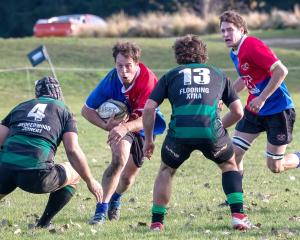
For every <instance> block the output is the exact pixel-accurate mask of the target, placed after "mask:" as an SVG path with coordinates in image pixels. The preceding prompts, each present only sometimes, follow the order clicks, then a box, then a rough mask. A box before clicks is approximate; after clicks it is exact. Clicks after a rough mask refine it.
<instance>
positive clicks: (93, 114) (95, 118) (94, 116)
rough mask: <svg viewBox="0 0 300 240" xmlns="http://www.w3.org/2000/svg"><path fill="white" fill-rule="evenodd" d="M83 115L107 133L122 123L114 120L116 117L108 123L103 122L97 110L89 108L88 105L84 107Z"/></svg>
mask: <svg viewBox="0 0 300 240" xmlns="http://www.w3.org/2000/svg"><path fill="white" fill-rule="evenodd" d="M81 114H82V116H83V117H84V118H85V119H86V120H88V121H89V122H90V123H92V124H94V125H95V126H97V127H99V128H102V129H103V130H106V131H110V130H111V129H112V128H114V127H115V126H117V125H119V123H120V121H118V120H114V117H112V118H110V119H109V120H108V121H107V122H105V121H103V120H102V119H101V118H100V116H99V114H98V113H97V111H96V110H95V109H92V108H89V107H88V106H86V105H84V106H83V107H82V109H81Z"/></svg>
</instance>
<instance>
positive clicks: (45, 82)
mask: <svg viewBox="0 0 300 240" xmlns="http://www.w3.org/2000/svg"><path fill="white" fill-rule="evenodd" d="M35 96H36V97H37V98H38V97H42V96H44V97H50V98H54V99H57V100H61V101H63V99H64V98H63V93H62V90H61V87H60V85H59V82H58V81H57V80H56V79H55V78H53V77H44V78H42V79H40V80H37V81H36V82H35Z"/></svg>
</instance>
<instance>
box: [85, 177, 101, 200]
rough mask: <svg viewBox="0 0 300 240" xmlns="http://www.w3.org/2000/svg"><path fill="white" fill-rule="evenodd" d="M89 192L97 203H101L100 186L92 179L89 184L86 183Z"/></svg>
mask: <svg viewBox="0 0 300 240" xmlns="http://www.w3.org/2000/svg"><path fill="white" fill-rule="evenodd" d="M86 185H87V187H88V189H89V191H90V192H91V193H92V194H93V195H94V196H95V198H96V200H97V202H102V198H103V190H102V186H101V184H100V183H99V182H98V181H97V180H95V179H94V178H92V179H91V180H90V181H89V182H87V183H86Z"/></svg>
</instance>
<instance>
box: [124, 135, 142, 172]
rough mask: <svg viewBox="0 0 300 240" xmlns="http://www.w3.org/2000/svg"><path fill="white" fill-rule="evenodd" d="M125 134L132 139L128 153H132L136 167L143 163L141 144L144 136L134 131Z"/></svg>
mask: <svg viewBox="0 0 300 240" xmlns="http://www.w3.org/2000/svg"><path fill="white" fill-rule="evenodd" d="M127 136H129V137H130V138H131V139H132V144H131V148H130V153H131V155H132V158H133V162H134V164H135V165H136V166H137V167H138V168H140V167H141V166H142V165H143V163H144V154H143V146H144V142H145V138H144V137H143V136H141V135H140V134H137V133H134V132H129V133H127Z"/></svg>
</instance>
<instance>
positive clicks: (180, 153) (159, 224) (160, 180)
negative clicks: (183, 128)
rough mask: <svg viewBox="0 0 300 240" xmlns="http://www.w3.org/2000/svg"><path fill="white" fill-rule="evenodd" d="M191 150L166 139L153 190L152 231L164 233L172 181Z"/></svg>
mask: <svg viewBox="0 0 300 240" xmlns="http://www.w3.org/2000/svg"><path fill="white" fill-rule="evenodd" d="M190 153H191V150H190V149H186V147H185V146H184V145H183V144H180V143H176V142H175V141H174V140H172V139H170V138H166V139H165V141H164V143H163V146H162V149H161V158H162V163H161V166H160V169H159V172H158V175H157V177H156V180H155V183H154V189H153V206H152V222H151V226H150V229H151V230H155V231H162V230H163V224H164V217H165V214H166V212H167V205H168V203H169V201H170V197H171V190H172V180H173V176H174V175H175V173H176V169H177V168H178V167H179V166H180V165H181V164H182V163H183V162H184V161H185V160H186V159H188V157H189V156H190Z"/></svg>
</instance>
